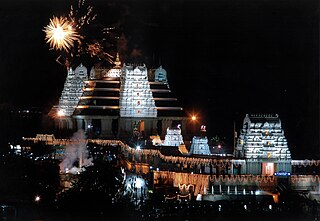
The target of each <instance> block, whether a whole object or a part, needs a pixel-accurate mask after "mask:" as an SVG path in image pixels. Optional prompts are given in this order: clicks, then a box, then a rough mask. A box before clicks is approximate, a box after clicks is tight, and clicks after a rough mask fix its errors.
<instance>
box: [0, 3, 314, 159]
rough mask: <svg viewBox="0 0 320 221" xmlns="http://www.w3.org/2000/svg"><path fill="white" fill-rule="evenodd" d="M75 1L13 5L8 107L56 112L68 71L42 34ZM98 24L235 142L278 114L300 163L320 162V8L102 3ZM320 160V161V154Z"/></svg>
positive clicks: (2, 62) (5, 14)
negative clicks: (252, 118) (249, 125)
mask: <svg viewBox="0 0 320 221" xmlns="http://www.w3.org/2000/svg"><path fill="white" fill-rule="evenodd" d="M72 2H73V1H62V0H60V1H59V0H56V1H53V0H49V1H42V0H29V1H12V2H11V1H10V2H9V1H4V2H3V3H1V7H0V28H1V29H0V30H1V34H0V67H1V76H2V80H1V81H0V87H1V89H2V90H1V93H0V103H11V104H14V105H17V106H40V107H42V108H45V107H48V106H50V105H52V104H54V103H55V102H57V99H58V97H59V95H60V93H61V90H62V87H63V83H64V80H65V76H66V72H65V71H64V68H63V67H62V66H60V65H59V64H58V63H56V62H55V59H56V57H57V53H56V52H54V51H49V50H48V49H49V47H48V45H47V44H46V43H45V41H44V33H43V31H42V29H43V27H44V26H45V25H47V24H48V22H49V18H51V17H52V16H53V15H55V16H59V15H66V14H67V13H68V11H69V7H70V4H71V3H72ZM89 2H90V5H92V6H93V7H94V8H95V10H96V12H97V14H98V16H97V22H100V23H102V24H106V25H111V24H113V23H116V24H117V27H119V28H120V29H121V31H123V32H124V33H125V36H126V39H127V40H128V48H129V49H128V54H129V53H130V52H131V51H132V50H133V48H137V49H139V50H141V52H142V55H143V59H142V60H145V62H147V63H148V65H149V66H157V65H159V64H162V65H163V67H164V68H165V69H166V70H167V72H168V75H169V76H168V77H169V83H170V86H171V88H172V90H173V91H174V93H175V94H176V95H177V97H178V98H179V99H180V101H181V104H182V106H183V107H185V108H186V109H187V110H192V109H194V110H195V111H196V112H199V113H201V116H202V118H201V121H202V122H203V123H204V124H207V128H208V133H209V135H211V136H212V135H215V134H218V135H219V136H221V137H224V136H225V137H226V139H227V141H228V142H229V143H230V145H231V144H232V130H233V121H234V120H235V122H236V126H237V129H239V128H240V127H241V122H242V120H243V117H244V115H245V113H252V112H255V113H279V114H280V117H281V119H282V123H283V127H284V129H285V133H286V136H287V138H288V141H289V145H290V147H291V149H292V152H293V156H294V157H295V158H299V159H300V158H302V157H309V156H311V157H312V156H315V155H314V154H319V147H318V146H319V1H316V0H310V1H309V0H245V1H238V0H210V1H209V0H206V1H205V0H200V1H196V0H194V1H191V0H173V1H163V0H162V1H161V0H149V1H146V0H144V1H134V0H131V1H130V0H123V1H121V0H120V1H119V0H117V1H116V0H113V1H107V0H98V1H89ZM318 157H319V155H318Z"/></svg>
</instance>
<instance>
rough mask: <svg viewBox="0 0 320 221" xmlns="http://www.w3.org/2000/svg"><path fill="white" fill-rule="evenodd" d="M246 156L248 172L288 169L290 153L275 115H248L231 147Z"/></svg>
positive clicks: (278, 119)
mask: <svg viewBox="0 0 320 221" xmlns="http://www.w3.org/2000/svg"><path fill="white" fill-rule="evenodd" d="M234 156H235V157H241V158H246V159H247V173H250V174H261V173H262V174H265V175H273V174H274V172H276V171H286V172H291V153H290V150H289V148H288V142H287V139H286V138H285V135H284V131H283V129H282V127H281V120H280V118H279V116H278V115H277V114H250V115H249V114H247V115H246V117H245V118H244V120H243V127H242V129H241V131H240V136H239V138H238V141H237V145H236V147H235V150H234Z"/></svg>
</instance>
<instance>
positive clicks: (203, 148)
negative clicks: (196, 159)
mask: <svg viewBox="0 0 320 221" xmlns="http://www.w3.org/2000/svg"><path fill="white" fill-rule="evenodd" d="M189 154H190V155H192V154H195V155H211V152H210V149H209V145H208V138H207V137H196V136H195V137H193V139H192V144H191V149H190V153H189Z"/></svg>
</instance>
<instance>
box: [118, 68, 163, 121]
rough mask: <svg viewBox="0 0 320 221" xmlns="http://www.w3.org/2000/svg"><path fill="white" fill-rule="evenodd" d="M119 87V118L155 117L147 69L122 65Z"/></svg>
mask: <svg viewBox="0 0 320 221" xmlns="http://www.w3.org/2000/svg"><path fill="white" fill-rule="evenodd" d="M122 71H123V73H122V74H123V76H122V77H121V86H120V101H119V104H120V105H119V106H120V117H144V118H146V117H147V118H149V117H154V118H155V117H157V109H156V106H155V101H154V99H153V96H152V92H151V90H150V85H149V81H148V74H147V68H146V66H145V65H142V66H137V67H134V66H131V65H124V67H123V69H122Z"/></svg>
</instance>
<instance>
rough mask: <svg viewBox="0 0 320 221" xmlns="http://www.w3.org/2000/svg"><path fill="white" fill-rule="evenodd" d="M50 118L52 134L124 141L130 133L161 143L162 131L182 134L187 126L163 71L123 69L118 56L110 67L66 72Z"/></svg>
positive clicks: (130, 66) (143, 67)
mask: <svg viewBox="0 0 320 221" xmlns="http://www.w3.org/2000/svg"><path fill="white" fill-rule="evenodd" d="M48 116H49V117H50V119H53V121H54V127H55V128H56V129H58V130H61V131H63V130H65V129H68V130H69V131H70V130H71V131H76V130H78V129H83V130H85V131H86V133H87V135H88V136H89V137H91V138H94V137H96V138H97V137H100V138H111V137H118V138H128V137H131V136H133V134H134V131H135V133H136V132H137V131H138V132H139V133H140V135H141V136H142V137H148V136H151V135H160V136H161V137H162V138H164V136H165V133H166V128H168V127H176V126H177V125H179V124H180V125H181V131H182V132H183V133H186V124H187V116H186V114H185V113H184V111H183V109H182V108H181V107H180V105H179V104H178V100H177V98H175V97H174V96H172V93H171V90H170V88H169V84H168V81H167V72H166V71H165V69H163V68H162V67H161V66H160V67H159V68H157V69H148V68H147V67H146V65H145V64H123V65H122V64H121V62H120V59H119V56H118V55H117V57H116V60H115V62H114V66H113V67H112V68H101V67H99V68H96V67H93V68H91V70H90V73H88V71H87V68H86V67H84V66H83V65H80V66H78V67H77V68H76V69H75V71H73V70H72V69H70V70H69V71H68V76H67V79H66V83H65V85H64V89H63V91H62V94H61V98H60V102H59V104H58V105H57V106H54V107H53V108H52V109H51V111H50V112H49V114H48Z"/></svg>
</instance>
